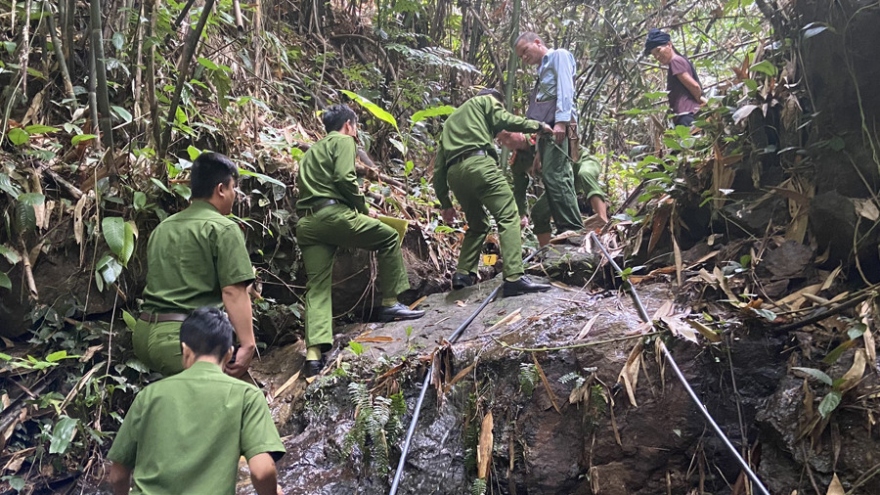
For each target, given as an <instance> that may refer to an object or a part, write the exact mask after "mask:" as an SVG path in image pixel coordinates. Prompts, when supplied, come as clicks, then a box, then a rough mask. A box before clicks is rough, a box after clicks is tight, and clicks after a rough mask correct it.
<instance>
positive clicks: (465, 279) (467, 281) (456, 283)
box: [452, 272, 477, 290]
mask: <svg viewBox="0 0 880 495" xmlns="http://www.w3.org/2000/svg"><path fill="white" fill-rule="evenodd" d="M475 283H477V276H476V275H474V274H473V273H469V274H467V275H465V274H464V273H458V272H455V275H453V276H452V290H459V289H464V288H465V287H470V286H472V285H474V284H475Z"/></svg>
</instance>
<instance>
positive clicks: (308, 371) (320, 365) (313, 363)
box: [303, 356, 324, 378]
mask: <svg viewBox="0 0 880 495" xmlns="http://www.w3.org/2000/svg"><path fill="white" fill-rule="evenodd" d="M322 369H324V357H323V356H321V359H314V360H306V364H305V365H304V366H303V374H304V375H305V377H306V378H311V377H313V376H316V375H317V374H318V373H320V372H321V370H322Z"/></svg>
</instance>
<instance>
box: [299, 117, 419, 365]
mask: <svg viewBox="0 0 880 495" xmlns="http://www.w3.org/2000/svg"><path fill="white" fill-rule="evenodd" d="M322 120H323V121H324V128H325V129H326V131H327V132H328V133H329V134H327V136H326V137H325V138H324V139H322V140H320V141H318V142H317V143H315V144H314V145H312V147H311V148H309V150H308V151H307V152H306V154H305V155H303V158H302V161H301V162H300V165H299V176H298V177H297V181H296V184H297V187H298V188H299V200H298V201H297V203H296V209H297V213H298V214H299V217H300V219H299V222H298V223H297V225H296V241H297V244H299V248H300V250H301V251H302V257H303V264H304V265H305V269H306V275H307V276H308V282H307V283H306V346H307V348H306V368H305V376H307V377H311V376H314V375H316V374H318V372H320V371H321V368H323V366H324V361H323V353H324V352H327V351H328V350H330V348H331V347H332V344H333V303H332V301H331V283H332V273H333V256H334V255H335V254H336V249H337V248H340V247H343V248H362V249H367V250H371V251H376V255H377V258H378V262H379V287H380V290H381V291H382V302H381V304H382V305H381V307H380V308H379V309H378V318H379V319H380V320H381V321H394V320H413V319H416V318H421V317H422V316H424V314H425V312H424V311H415V310H411V309H409V308H408V307H406V306H404V305H403V304H401V303H399V302H397V296H398V295H399V294H400V293H401V292H403V291H405V290H407V289H409V279H408V278H407V275H406V268H405V267H404V265H403V256H402V255H401V253H400V234H398V233H397V230H395V229H394V228H393V227H390V226H388V225H386V224H384V223H382V222H380V221H379V220H377V219H376V218H375V217H376V216H377V215H376V213H375V212H373V211H370V209H369V208H368V207H367V204H366V200H365V199H364V195H363V194H362V193H361V191H360V188H359V186H358V183H357V176H356V175H355V155H356V153H357V146H356V144H355V137H356V136H357V116H356V115H355V113H354V112H353V111H352V109H351V108H349V107H348V106H346V105H333V106H332V107H330V108H328V109H327V110H325V111H324V114H323V117H322Z"/></svg>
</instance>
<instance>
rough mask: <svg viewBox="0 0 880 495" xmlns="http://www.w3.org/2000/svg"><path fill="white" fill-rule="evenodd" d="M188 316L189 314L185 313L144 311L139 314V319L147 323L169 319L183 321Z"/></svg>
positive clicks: (162, 321)
mask: <svg viewBox="0 0 880 495" xmlns="http://www.w3.org/2000/svg"><path fill="white" fill-rule="evenodd" d="M187 316H189V315H186V314H183V313H148V312H146V311H143V312H141V314H140V316H138V319H140V320H141V321H145V322H147V323H165V322H169V321H177V322H182V321H183V320H185V319H186V317H187Z"/></svg>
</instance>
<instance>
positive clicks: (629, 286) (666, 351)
mask: <svg viewBox="0 0 880 495" xmlns="http://www.w3.org/2000/svg"><path fill="white" fill-rule="evenodd" d="M590 237H591V238H592V239H593V242H595V243H596V244H597V245H598V246H599V249H601V250H602V254H603V255H604V256H605V259H607V260H608V263H610V264H611V266H612V267H613V268H614V270H615V271H617V274H618V275H621V276H622V275H623V270H621V269H620V266H618V265H617V263H615V262H614V259H613V258H612V257H611V254H609V253H608V251H607V250H606V249H605V246H604V245H602V243H601V242H600V241H599V237H597V236H596V233H595V232H590ZM626 288H627V291H628V292H629V294H630V296H632V300H633V303H634V304H635V306H636V309H637V310H638V313H639V318H641V319H642V321H644V322H645V323H651V318H650V317H649V316H648V312H647V310H645V306H644V305H643V304H642V301H641V299H639V295H638V294H637V293H636V289H635V287H633V285H632V284H629V283H628V284H626ZM660 350H661V351H662V352H663V356H664V357H665V358H666V360H667V361H668V362H669V364H670V366H672V370H673V371H674V372H675V376H676V377H678V380H679V381H680V382H681V384H682V385H683V386H684V388H685V390H686V391H687V393H688V395H690V397H691V400H693V401H694V404H696V406H697V409H699V410H700V412H701V413H702V414H703V417H705V418H706V421H707V422H708V423H709V425H710V426H711V427H712V429H713V430H715V433H716V434H717V435H718V437H719V438H721V441H722V442H724V445H725V446H726V447H727V448H728V449H729V450H730V452H731V453H732V454H733V456H734V457H735V458H736V460H737V462H739V464H740V466H742V468H743V469H744V470H745V472H746V475H747V476H748V477H749V479H751V480H752V481H753V482H754V483H755V485H756V486H757V487H758V490H759V491H760V492H761V493H762V494H763V495H770V492H769V491H767V488H766V487H765V486H764V484H763V483H761V480H760V479H758V475H756V474H755V472H754V471H752V468H751V466H749V464H748V463H747V462H746V461H745V459H743V458H742V456H741V455H740V454H739V452H738V451H737V450H736V447H734V446H733V444H732V443H731V442H730V439H728V438H727V435H725V434H724V432H723V431H721V427H720V426H718V423H716V422H715V419H713V418H712V415H711V414H709V411H708V410H707V409H706V406H704V405H703V402H702V401H700V398H699V397H697V394H696V392H694V389H693V388H691V385H690V383H688V381H687V379H686V378H685V377H684V374H683V373H682V372H681V369H679V367H678V364H677V363H676V362H675V359H673V358H672V354H671V353H670V352H669V349H667V348H666V344H664V343H663V341H660Z"/></svg>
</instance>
